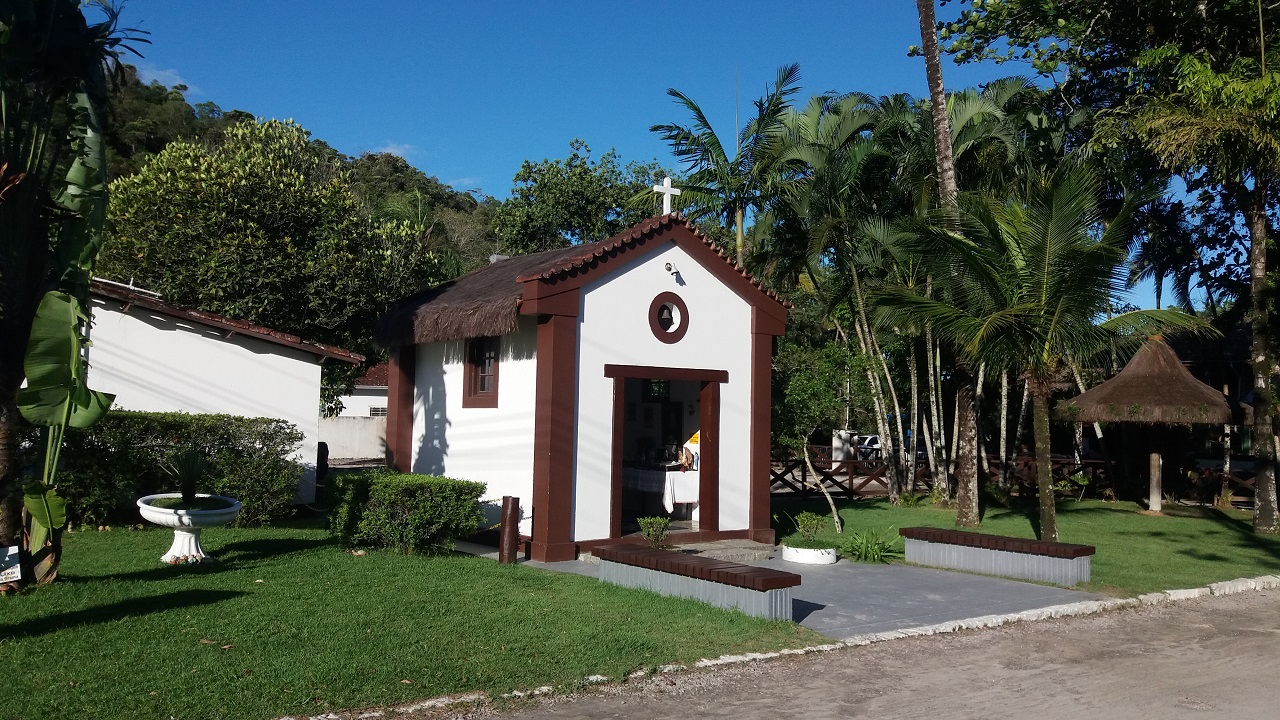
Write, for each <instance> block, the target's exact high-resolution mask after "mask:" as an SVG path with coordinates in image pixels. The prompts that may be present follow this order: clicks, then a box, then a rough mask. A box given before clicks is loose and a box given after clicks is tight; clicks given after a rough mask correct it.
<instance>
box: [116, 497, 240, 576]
mask: <svg viewBox="0 0 1280 720" xmlns="http://www.w3.org/2000/svg"><path fill="white" fill-rule="evenodd" d="M181 497H182V493H158V494H156V495H147V496H146V497H141V498H138V512H139V513H141V514H142V517H143V519H144V520H146V521H147V522H151V523H154V524H156V525H160V526H161V527H168V528H173V545H171V546H170V547H169V552H167V553H165V554H164V555H163V556H162V557H161V558H160V560H161V561H163V562H166V563H176V562H180V561H181V560H184V559H188V558H196V559H197V560H204V559H205V558H206V557H208V555H207V554H206V553H205V551H204V547H203V546H202V545H201V544H200V531H201V530H202V529H204V528H207V527H217V526H219V525H226V524H227V523H229V522H231V521H232V520H235V519H236V515H239V514H240V501H239V500H236V499H235V498H229V497H226V496H225V495H208V494H205V493H197V494H196V498H197V499H200V498H214V499H218V500H225V501H226V502H227V507H225V508H214V509H212V510H181V509H178V508H165V507H156V506H154V505H152V504H151V503H153V502H155V501H156V500H161V499H165V498H181Z"/></svg>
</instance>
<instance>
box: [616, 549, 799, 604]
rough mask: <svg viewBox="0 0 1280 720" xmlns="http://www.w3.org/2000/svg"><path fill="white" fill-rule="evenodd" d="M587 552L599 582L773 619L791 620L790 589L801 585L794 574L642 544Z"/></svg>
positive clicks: (797, 576)
mask: <svg viewBox="0 0 1280 720" xmlns="http://www.w3.org/2000/svg"><path fill="white" fill-rule="evenodd" d="M591 554H592V555H594V556H595V557H596V558H598V559H599V560H600V580H601V581H602V582H608V583H613V584H615V585H623V586H625V587H634V588H643V589H645V590H651V591H653V592H656V593H658V594H661V595H674V596H677V597H686V598H692V599H694V600H701V601H702V602H705V603H709V604H711V605H715V606H716V607H722V608H736V609H738V610H741V611H742V612H744V613H746V614H747V615H753V616H755V617H763V618H769V619H771V620H790V619H791V616H792V614H791V588H793V587H797V586H799V585H800V576H799V575H796V574H795V573H789V572H784V571H782V570H773V569H770V568H762V567H755V566H752V565H741V564H739V563H734V562H728V561H725V560H716V559H713V558H707V557H699V556H697V555H690V554H687V553H680V552H672V551H670V550H655V549H653V548H649V547H645V546H643V545H604V546H601V547H596V548H593V549H592V550H591Z"/></svg>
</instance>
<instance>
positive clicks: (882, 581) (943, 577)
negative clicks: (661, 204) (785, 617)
mask: <svg viewBox="0 0 1280 720" xmlns="http://www.w3.org/2000/svg"><path fill="white" fill-rule="evenodd" d="M744 564H746V565H760V566H763V567H771V568H777V569H779V570H786V571H788V572H793V573H797V574H799V575H800V576H801V578H802V581H801V585H800V587H798V588H796V589H795V590H794V592H793V596H792V597H793V598H794V600H793V601H792V602H793V605H792V613H793V614H792V619H793V620H795V621H796V622H798V623H800V624H801V625H804V626H805V627H807V628H810V629H812V630H816V631H817V632H820V633H822V634H823V635H826V636H827V637H829V638H834V639H836V640H845V639H847V638H850V637H853V636H854V635H864V634H867V633H878V632H886V631H889V630H901V629H903V628H910V627H919V626H921V625H934V624H937V623H943V622H948V621H953V620H964V619H966V618H972V617H979V616H981V615H1003V614H1005V613H1016V612H1021V611H1023V610H1033V609H1037V608H1043V607H1049V606H1051V605H1064V604H1066V603H1072V602H1079V601H1081V600H1095V599H1098V598H1100V597H1102V596H1101V595H1091V594H1089V593H1082V592H1076V591H1074V590H1063V589H1061V588H1055V587H1047V586H1044V585H1033V584H1031V583H1022V582H1016V581H1013V580H1001V579H999V578H992V577H984V576H982V575H969V574H966V573H958V572H950V571H947V570H933V569H930V568H922V567H912V566H910V565H868V564H863V563H854V562H848V561H845V560H841V561H840V562H838V563H836V564H835V565H797V564H796V563H790V562H784V561H782V560H780V559H777V558H775V559H772V560H761V561H749V562H746V561H744ZM529 565H531V566H535V567H542V568H546V569H550V570H559V571H563V572H576V573H581V574H584V575H590V576H592V577H595V576H596V574H597V572H598V567H599V566H598V565H590V564H587V563H584V562H578V561H573V562H562V563H529Z"/></svg>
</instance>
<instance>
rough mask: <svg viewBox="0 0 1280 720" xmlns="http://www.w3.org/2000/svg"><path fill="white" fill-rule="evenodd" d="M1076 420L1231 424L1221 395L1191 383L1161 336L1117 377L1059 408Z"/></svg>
mask: <svg viewBox="0 0 1280 720" xmlns="http://www.w3.org/2000/svg"><path fill="white" fill-rule="evenodd" d="M1058 415H1059V416H1060V417H1063V418H1065V419H1068V420H1071V421H1074V422H1137V423H1149V424H1151V423H1159V424H1166V425H1188V424H1191V423H1229V422H1231V415H1232V413H1231V407H1230V406H1229V405H1228V404H1227V400H1226V398H1224V397H1223V395H1222V393H1221V392H1219V391H1217V390H1214V389H1213V388H1211V387H1209V386H1208V385H1205V384H1204V383H1202V382H1200V381H1199V380H1197V379H1195V377H1193V376H1192V375H1191V373H1190V372H1189V371H1188V370H1187V369H1186V368H1185V367H1183V365H1182V362H1181V361H1180V360H1178V356H1177V355H1176V354H1174V352H1173V350H1172V349H1170V348H1169V346H1168V345H1166V344H1165V343H1164V341H1163V340H1161V339H1160V338H1159V337H1154V338H1151V339H1150V340H1147V342H1146V343H1145V344H1144V345H1143V346H1142V347H1141V348H1139V349H1138V352H1137V353H1136V354H1134V356H1133V359H1132V360H1130V361H1129V364H1128V365H1125V366H1124V369H1123V370H1121V371H1120V373H1119V374H1117V375H1116V376H1115V377H1113V378H1111V379H1110V380H1108V381H1106V382H1104V383H1102V384H1101V385H1098V386H1097V387H1095V388H1093V389H1091V390H1089V391H1087V392H1085V393H1083V394H1081V395H1079V396H1077V397H1075V398H1073V399H1071V400H1067V401H1064V402H1062V403H1060V404H1059V406H1058Z"/></svg>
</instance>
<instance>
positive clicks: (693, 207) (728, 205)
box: [649, 65, 800, 265]
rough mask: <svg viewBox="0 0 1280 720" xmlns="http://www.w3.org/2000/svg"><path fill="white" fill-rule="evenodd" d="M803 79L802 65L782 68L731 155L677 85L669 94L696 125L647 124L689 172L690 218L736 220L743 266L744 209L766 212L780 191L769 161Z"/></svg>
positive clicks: (685, 185)
mask: <svg viewBox="0 0 1280 720" xmlns="http://www.w3.org/2000/svg"><path fill="white" fill-rule="evenodd" d="M799 81H800V66H799V65H784V66H783V67H780V68H778V76H777V79H776V80H775V81H774V84H773V85H772V86H767V87H766V88H765V94H764V96H763V97H761V98H759V99H757V100H756V101H755V108H756V114H755V116H754V117H752V118H751V119H750V120H748V121H747V124H746V125H744V126H743V127H742V130H741V131H739V132H738V135H737V138H736V143H735V145H734V152H733V157H730V156H729V154H728V151H727V150H726V149H725V147H724V144H723V143H722V142H721V141H720V137H719V136H718V135H717V134H716V131H715V130H714V129H713V128H712V127H711V122H710V121H708V120H707V116H706V114H705V113H703V111H702V108H701V107H700V106H699V105H698V103H697V102H695V101H694V100H693V99H692V98H690V97H689V96H687V95H685V94H684V93H682V92H680V91H679V90H676V89H675V88H669V89H668V90H667V94H668V95H670V96H671V97H673V98H675V99H676V102H677V103H678V104H679V105H681V106H682V107H684V108H685V109H686V110H688V111H689V114H691V115H692V116H693V125H691V126H683V125H674V124H666V125H654V126H653V127H651V128H649V129H650V130H651V131H652V132H655V133H658V134H659V135H661V136H662V139H663V140H666V141H667V142H668V143H670V144H671V152H672V153H673V154H674V155H675V156H676V157H677V158H678V159H680V160H681V161H683V162H684V163H685V166H686V169H687V170H688V171H689V176H688V177H687V178H686V179H685V180H684V182H682V183H681V184H680V187H681V190H682V191H683V194H681V195H680V197H679V200H680V204H681V206H682V207H686V208H688V210H687V213H688V215H689V217H691V218H693V219H695V220H697V219H700V218H703V217H715V218H718V219H720V220H721V221H722V222H723V223H724V225H725V226H728V225H729V224H730V223H732V224H733V228H734V233H735V235H736V250H737V259H738V264H739V265H745V263H746V257H747V255H748V248H747V246H746V228H745V223H746V214H747V213H748V212H750V211H756V212H762V211H764V210H765V209H766V207H767V205H768V203H769V202H770V201H771V200H774V199H776V198H778V196H779V194H780V193H781V192H782V188H781V186H780V183H781V182H782V181H783V180H785V176H784V175H783V174H781V172H780V170H781V168H779V167H778V166H776V165H775V164H774V163H772V162H771V161H770V160H771V159H772V158H773V157H775V156H776V153H775V152H773V151H771V150H770V146H771V144H772V143H773V142H774V141H775V139H776V136H777V135H778V133H779V132H781V130H782V116H783V113H784V112H785V111H786V109H787V107H788V106H789V103H790V99H791V96H792V95H794V94H796V93H797V92H798V91H799V90H800V87H799V86H798V85H797V83H798V82H799Z"/></svg>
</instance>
